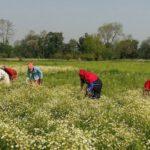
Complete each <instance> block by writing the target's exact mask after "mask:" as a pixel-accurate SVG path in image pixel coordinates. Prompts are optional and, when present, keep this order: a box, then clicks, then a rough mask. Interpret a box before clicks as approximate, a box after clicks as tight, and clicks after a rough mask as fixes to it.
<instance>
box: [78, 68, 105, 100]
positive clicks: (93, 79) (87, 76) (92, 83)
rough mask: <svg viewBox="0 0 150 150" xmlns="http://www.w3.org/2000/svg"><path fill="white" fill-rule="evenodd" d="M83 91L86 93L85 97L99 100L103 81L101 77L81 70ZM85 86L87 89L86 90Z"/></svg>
mask: <svg viewBox="0 0 150 150" xmlns="http://www.w3.org/2000/svg"><path fill="white" fill-rule="evenodd" d="M79 76H80V83H81V91H85V93H86V94H85V95H86V96H88V97H90V98H92V99H99V98H100V96H101V89H102V81H101V80H100V79H99V77H98V76H97V75H96V74H94V73H91V72H88V71H85V70H83V69H80V71H79ZM84 84H86V88H85V89H84V87H83V86H84Z"/></svg>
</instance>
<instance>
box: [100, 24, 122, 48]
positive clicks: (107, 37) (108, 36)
mask: <svg viewBox="0 0 150 150" xmlns="http://www.w3.org/2000/svg"><path fill="white" fill-rule="evenodd" d="M122 28H123V27H122V25H121V24H120V23H108V24H104V25H102V26H101V27H99V29H98V36H99V37H100V40H101V41H102V42H103V43H104V44H105V45H106V46H107V47H110V46H111V45H112V44H113V43H114V42H115V41H116V40H117V38H118V37H119V36H121V35H122V34H123V29H122Z"/></svg>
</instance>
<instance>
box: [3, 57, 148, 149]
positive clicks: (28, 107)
mask: <svg viewBox="0 0 150 150" xmlns="http://www.w3.org/2000/svg"><path fill="white" fill-rule="evenodd" d="M28 62H29V60H24V61H17V60H1V61H0V64H1V65H3V64H6V65H8V66H11V67H14V68H15V69H16V70H17V71H18V79H17V80H16V81H14V82H13V83H12V85H11V86H4V85H1V86H0V149H6V150H7V149H8V150H9V149H15V150H16V149H19V150H20V149H21V150H22V149H25V150H26V149H39V150H40V149H47V150H48V149H71V150H72V149H73V150H74V149H83V150H87V149H90V150H92V149H93V150H94V149H100V150H101V149H107V150H113V149H118V150H125V149H127V150H144V149H145V150H146V149H150V96H143V85H144V82H145V80H147V79H150V67H149V66H150V62H148V61H138V60H135V61H126V60H124V61H75V60H72V61H71V60H70V61H64V60H33V62H34V64H35V65H37V66H40V68H41V70H42V71H43V74H44V80H43V85H42V86H38V87H37V86H31V85H29V84H27V83H26V69H27V63H28ZM79 68H82V69H85V70H88V71H91V72H94V73H96V74H98V75H99V77H100V78H101V80H102V82H103V89H102V96H101V99H100V100H90V99H88V98H87V97H85V96H84V95H83V93H82V92H80V80H79V76H78V70H79Z"/></svg>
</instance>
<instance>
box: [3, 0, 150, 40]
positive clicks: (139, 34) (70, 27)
mask: <svg viewBox="0 0 150 150" xmlns="http://www.w3.org/2000/svg"><path fill="white" fill-rule="evenodd" d="M0 19H7V20H9V21H11V22H12V23H13V25H14V28H15V35H14V37H13V41H15V40H21V39H23V38H24V37H25V35H27V33H28V32H29V31H30V30H34V31H35V32H36V33H40V32H41V31H43V30H46V31H47V32H63V36H64V39H65V41H69V40H70V39H76V40H78V38H79V37H81V36H83V35H84V33H86V32H87V33H89V34H94V33H97V30H98V28H99V27H100V26H102V25H103V24H105V23H110V22H118V23H121V24H122V25H123V31H124V33H125V34H131V35H132V36H133V38H135V39H137V40H139V41H142V40H145V39H146V38H147V37H150V0H0Z"/></svg>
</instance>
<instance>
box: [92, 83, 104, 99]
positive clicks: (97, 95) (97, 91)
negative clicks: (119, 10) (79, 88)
mask: <svg viewBox="0 0 150 150" xmlns="http://www.w3.org/2000/svg"><path fill="white" fill-rule="evenodd" d="M101 90H102V81H101V80H97V85H95V86H94V87H93V92H94V94H93V97H92V98H96V99H98V98H100V96H101Z"/></svg>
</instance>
